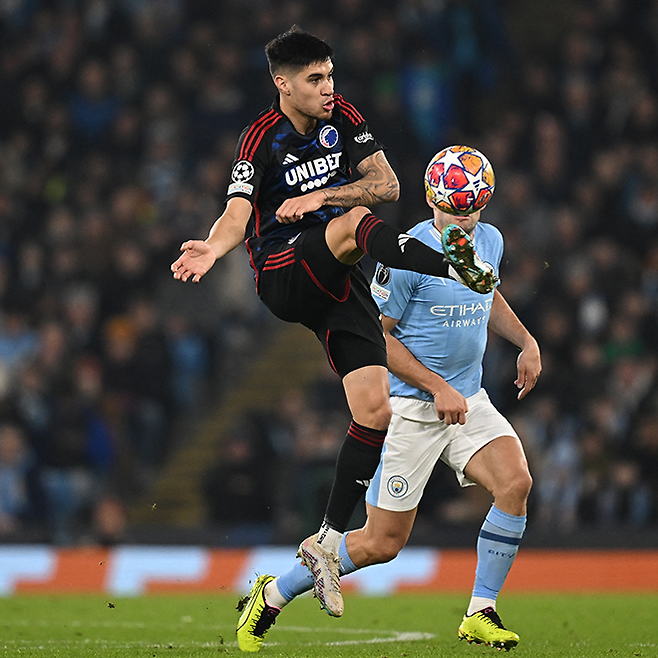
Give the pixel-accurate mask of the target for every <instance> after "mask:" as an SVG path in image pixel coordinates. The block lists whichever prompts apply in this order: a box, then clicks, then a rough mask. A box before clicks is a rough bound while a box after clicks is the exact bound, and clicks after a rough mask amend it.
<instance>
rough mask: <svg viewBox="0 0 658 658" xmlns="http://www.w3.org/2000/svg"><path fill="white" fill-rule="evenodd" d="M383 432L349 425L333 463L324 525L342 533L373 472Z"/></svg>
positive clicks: (384, 432)
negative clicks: (334, 467)
mask: <svg viewBox="0 0 658 658" xmlns="http://www.w3.org/2000/svg"><path fill="white" fill-rule="evenodd" d="M385 437H386V430H383V431H382V430H374V429H371V428H369V427H364V426H363V425H359V424H358V423H355V422H354V421H352V424H351V425H350V428H349V430H348V431H347V436H346V437H345V441H344V442H343V445H342V447H341V449H340V453H339V455H338V461H337V462H336V474H335V475H334V482H333V485H332V487H331V494H330V495H329V503H328V504H327V511H326V514H325V523H326V524H327V525H328V526H330V527H331V528H333V529H334V530H337V531H338V532H345V530H346V529H347V524H348V523H349V520H350V517H351V516H352V512H353V511H354V508H355V507H356V504H357V503H358V502H359V499H360V498H361V496H363V494H364V493H365V491H366V489H367V488H368V484H370V479H371V478H372V476H373V475H374V474H375V471H376V470H377V465H378V464H379V456H380V454H381V450H382V445H383V444H384V438H385Z"/></svg>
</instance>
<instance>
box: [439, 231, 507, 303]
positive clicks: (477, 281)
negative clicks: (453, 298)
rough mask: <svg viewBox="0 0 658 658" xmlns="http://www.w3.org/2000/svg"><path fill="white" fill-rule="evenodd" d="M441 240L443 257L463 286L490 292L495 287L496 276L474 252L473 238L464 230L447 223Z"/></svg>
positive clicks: (480, 291)
mask: <svg viewBox="0 0 658 658" xmlns="http://www.w3.org/2000/svg"><path fill="white" fill-rule="evenodd" d="M441 241H442V242H443V253H444V255H445V257H446V258H447V259H448V260H449V261H450V263H451V265H452V266H453V267H454V268H455V270H456V272H457V274H458V280H461V282H462V283H463V284H464V285H465V286H468V287H469V288H470V289H471V290H475V292H479V293H487V292H491V291H492V290H493V289H494V288H495V287H496V283H497V281H498V277H497V276H496V275H495V274H494V273H493V272H492V271H491V270H490V269H489V268H488V266H487V265H485V263H483V262H482V260H481V259H480V257H479V256H478V255H477V254H476V253H475V248H474V247H473V240H472V239H471V236H470V235H468V233H466V231H464V230H463V229H462V228H461V227H460V226H457V224H448V226H446V227H445V228H444V229H443V232H442V234H441ZM453 278H455V277H453Z"/></svg>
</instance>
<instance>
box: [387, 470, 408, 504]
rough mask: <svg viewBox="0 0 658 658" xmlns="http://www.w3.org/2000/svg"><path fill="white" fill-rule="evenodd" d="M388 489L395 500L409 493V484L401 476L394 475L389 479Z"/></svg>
mask: <svg viewBox="0 0 658 658" xmlns="http://www.w3.org/2000/svg"><path fill="white" fill-rule="evenodd" d="M386 488H387V489H388V493H390V494H391V496H393V498H402V496H404V495H405V494H406V493H407V491H409V483H408V482H407V481H406V480H405V479H404V478H403V477H402V476H401V475H394V476H393V477H391V478H389V480H388V484H387V485H386Z"/></svg>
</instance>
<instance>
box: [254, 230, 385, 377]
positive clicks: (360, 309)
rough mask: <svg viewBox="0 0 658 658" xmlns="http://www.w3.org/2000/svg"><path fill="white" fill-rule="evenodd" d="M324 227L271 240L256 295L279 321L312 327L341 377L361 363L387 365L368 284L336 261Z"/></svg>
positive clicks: (353, 268) (360, 274) (351, 268)
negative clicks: (326, 238) (291, 239)
mask: <svg viewBox="0 0 658 658" xmlns="http://www.w3.org/2000/svg"><path fill="white" fill-rule="evenodd" d="M325 231H326V224H323V225H319V226H314V227H312V228H309V229H305V230H304V231H302V233H301V234H300V235H299V237H297V238H296V239H294V240H293V241H292V244H291V243H290V241H288V240H285V241H281V242H274V243H271V244H270V245H269V247H267V257H266V258H265V263H264V265H263V266H262V267H261V269H260V273H259V276H258V295H259V296H260V298H261V299H262V300H263V303H264V304H265V305H266V306H267V307H268V308H269V309H270V310H271V311H272V313H274V315H276V316H277V317H278V318H280V319H281V320H285V321H286V322H299V323H300V324H303V325H304V326H305V327H308V328H309V329H310V330H311V331H313V332H314V333H315V335H316V336H317V337H318V338H319V340H320V342H321V343H322V345H323V347H324V349H325V351H326V352H327V357H328V359H329V363H330V364H331V367H332V368H333V369H334V370H335V371H336V372H337V373H338V374H339V375H340V376H341V377H344V376H345V375H346V374H348V373H349V372H352V371H353V370H357V369H358V368H362V367H364V366H369V365H380V366H384V367H386V365H387V362H386V341H385V339H384V332H383V329H382V325H381V321H380V319H379V308H378V306H377V304H376V303H375V301H374V299H373V298H372V296H371V294H370V285H369V283H368V281H367V279H366V277H365V275H364V274H363V271H362V270H361V267H360V266H359V265H345V264H343V263H341V262H339V261H338V260H336V258H335V257H334V255H333V254H332V253H331V250H330V249H329V247H328V246H327V242H326V240H325Z"/></svg>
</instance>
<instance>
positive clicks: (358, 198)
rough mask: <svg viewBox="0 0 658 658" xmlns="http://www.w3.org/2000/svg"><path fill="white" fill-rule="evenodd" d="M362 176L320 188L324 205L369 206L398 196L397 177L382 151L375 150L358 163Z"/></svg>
mask: <svg viewBox="0 0 658 658" xmlns="http://www.w3.org/2000/svg"><path fill="white" fill-rule="evenodd" d="M358 170H359V172H360V173H361V174H362V178H360V179H359V180H358V181H356V182H354V183H349V184H348V185H340V186H339V187H328V188H325V189H323V190H322V193H323V194H324V199H325V203H326V205H329V206H343V207H346V208H350V207H354V206H369V205H374V204H377V203H386V202H388V201H395V200H396V199H397V198H398V193H399V183H398V179H397V177H396V176H395V173H394V172H393V169H391V166H390V165H389V164H388V161H387V160H386V157H385V156H384V154H383V152H382V151H377V153H374V154H373V155H371V156H369V157H367V158H366V159H365V160H363V162H361V163H360V164H359V167H358Z"/></svg>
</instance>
